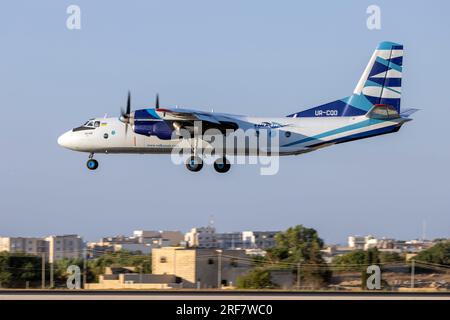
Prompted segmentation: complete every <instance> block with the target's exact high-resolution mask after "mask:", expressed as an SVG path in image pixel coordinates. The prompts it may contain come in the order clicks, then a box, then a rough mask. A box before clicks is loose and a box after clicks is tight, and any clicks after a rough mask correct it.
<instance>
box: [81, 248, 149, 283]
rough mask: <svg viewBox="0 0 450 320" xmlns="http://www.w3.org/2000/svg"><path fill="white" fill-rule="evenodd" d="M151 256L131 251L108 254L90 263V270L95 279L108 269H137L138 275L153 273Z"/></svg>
mask: <svg viewBox="0 0 450 320" xmlns="http://www.w3.org/2000/svg"><path fill="white" fill-rule="evenodd" d="M151 260H152V259H151V255H148V254H147V255H142V254H135V253H131V252H129V251H124V250H122V251H117V252H113V253H107V254H104V255H102V256H100V257H99V258H97V259H93V260H91V261H89V262H88V270H89V271H90V273H91V274H92V275H93V277H94V278H98V276H99V275H100V274H103V273H105V268H106V267H135V270H136V272H137V273H151V272H152V263H151Z"/></svg>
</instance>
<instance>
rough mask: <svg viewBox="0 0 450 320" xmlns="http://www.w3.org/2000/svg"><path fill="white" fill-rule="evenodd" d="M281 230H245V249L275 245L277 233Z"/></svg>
mask: <svg viewBox="0 0 450 320" xmlns="http://www.w3.org/2000/svg"><path fill="white" fill-rule="evenodd" d="M277 233H279V231H243V232H242V242H243V248H245V249H256V248H258V249H268V248H272V247H274V246H275V244H276V242H275V235H276V234H277Z"/></svg>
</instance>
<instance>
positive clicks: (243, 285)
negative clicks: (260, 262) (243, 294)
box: [236, 268, 275, 289]
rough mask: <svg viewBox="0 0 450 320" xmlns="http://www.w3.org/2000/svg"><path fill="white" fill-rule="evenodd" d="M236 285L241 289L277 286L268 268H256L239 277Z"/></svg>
mask: <svg viewBox="0 0 450 320" xmlns="http://www.w3.org/2000/svg"><path fill="white" fill-rule="evenodd" d="M236 286H237V287H238V288H240V289H271V288H274V287H275V285H274V284H273V283H272V281H271V280H270V272H269V270H268V269H266V268H255V269H252V270H250V271H249V272H248V273H247V274H246V275H244V276H241V277H238V279H237V283H236Z"/></svg>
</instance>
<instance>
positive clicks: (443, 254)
mask: <svg viewBox="0 0 450 320" xmlns="http://www.w3.org/2000/svg"><path fill="white" fill-rule="evenodd" d="M414 259H415V260H418V261H424V262H430V263H436V264H443V265H450V241H448V240H446V241H441V242H438V243H437V244H435V245H434V246H432V247H431V248H428V249H426V250H423V251H421V252H419V253H418V254H417V256H416V257H415V258H414Z"/></svg>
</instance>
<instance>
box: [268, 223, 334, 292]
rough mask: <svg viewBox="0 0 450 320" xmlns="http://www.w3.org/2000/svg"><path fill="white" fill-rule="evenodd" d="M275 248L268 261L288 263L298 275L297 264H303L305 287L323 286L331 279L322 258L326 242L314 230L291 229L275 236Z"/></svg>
mask: <svg viewBox="0 0 450 320" xmlns="http://www.w3.org/2000/svg"><path fill="white" fill-rule="evenodd" d="M275 241H276V245H275V247H273V248H271V249H269V250H268V251H267V259H268V260H269V261H271V262H272V263H274V264H275V265H276V264H277V263H287V265H290V266H291V268H292V269H293V270H294V271H293V272H294V273H295V274H296V273H297V267H296V265H297V264H301V265H302V266H301V268H300V270H301V271H300V272H301V275H300V277H301V281H302V284H303V285H306V286H310V287H313V288H319V287H321V286H323V285H324V284H325V283H326V282H327V281H328V280H329V279H330V277H331V271H330V270H329V269H328V268H327V267H326V264H325V261H324V260H323V257H322V252H321V251H320V250H321V249H323V245H324V242H323V240H322V239H321V238H320V237H319V234H318V233H317V231H316V230H315V229H313V228H306V227H304V226H303V225H297V226H295V227H291V228H289V229H287V230H286V231H284V232H280V233H278V234H277V235H276V236H275Z"/></svg>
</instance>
